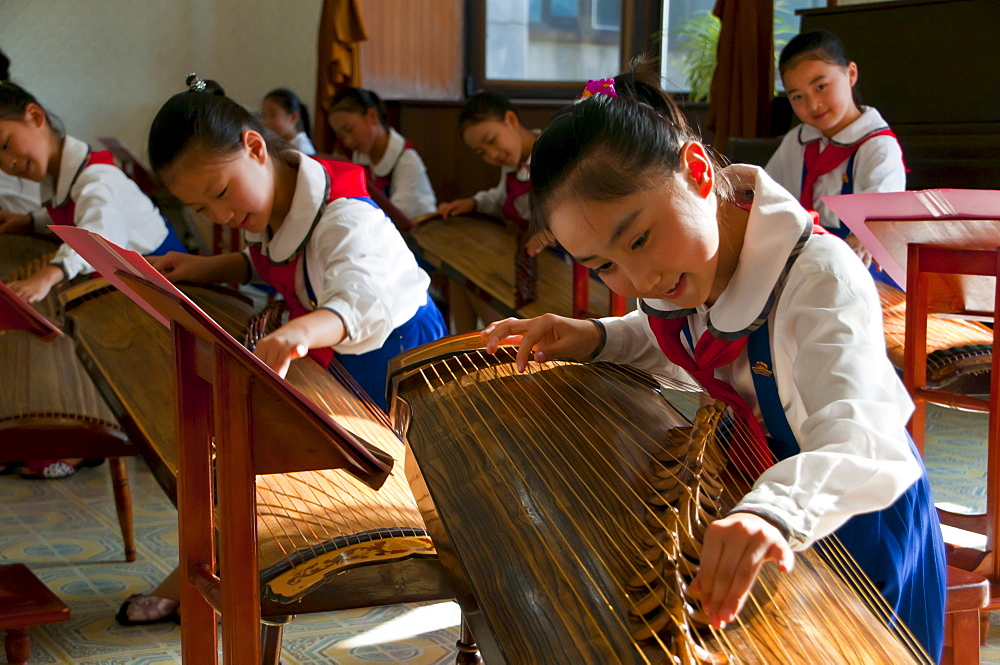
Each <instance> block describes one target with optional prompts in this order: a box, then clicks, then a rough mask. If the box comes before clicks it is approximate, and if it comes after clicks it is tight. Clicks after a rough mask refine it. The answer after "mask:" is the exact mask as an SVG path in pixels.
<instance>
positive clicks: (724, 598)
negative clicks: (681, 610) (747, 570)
mask: <svg viewBox="0 0 1000 665" xmlns="http://www.w3.org/2000/svg"><path fill="white" fill-rule="evenodd" d="M746 556H747V552H746V549H745V548H744V547H739V546H736V547H735V548H734V546H733V544H732V543H730V544H727V546H726V548H725V551H724V553H723V556H721V557H720V558H719V561H718V565H717V566H716V569H715V574H714V576H713V578H712V586H711V588H710V590H709V597H708V607H707V608H706V609H705V613H706V614H707V615H708V617H709V619H710V622H711V625H712V626H714V627H716V628H722V627H723V625H725V624H726V623H728V622H730V621H732V620H733V618H734V617H735V613H734V612H732V610H733V607H732V603H731V602H730V601H731V599H732V598H733V596H734V590H735V589H736V588H738V587H737V585H739V584H740V580H739V573H740V571H741V569H742V568H743V567H744V562H745V561H746ZM754 573H755V574H756V571H754ZM702 588H705V586H704V585H703V586H702ZM704 603H705V601H704V600H702V605H703V606H704Z"/></svg>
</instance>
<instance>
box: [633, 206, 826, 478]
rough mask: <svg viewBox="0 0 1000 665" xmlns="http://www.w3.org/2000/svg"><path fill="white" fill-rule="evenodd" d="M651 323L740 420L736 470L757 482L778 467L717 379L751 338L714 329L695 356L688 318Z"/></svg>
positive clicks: (756, 428)
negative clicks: (686, 338) (687, 339)
mask: <svg viewBox="0 0 1000 665" xmlns="http://www.w3.org/2000/svg"><path fill="white" fill-rule="evenodd" d="M741 207H744V206H741ZM812 233H813V234H814V235H816V234H824V233H827V231H826V229H824V228H823V227H822V226H819V225H818V224H813V227H812ZM648 320H649V327H650V329H651V330H652V331H653V336H654V337H656V341H657V343H658V344H659V346H660V350H662V351H663V353H664V355H666V356H667V359H668V360H670V362H672V363H674V364H675V365H677V366H678V367H681V368H682V369H684V370H686V371H687V373H688V374H690V375H691V376H692V377H693V378H694V379H695V380H696V381H697V382H698V383H699V384H700V385H701V387H702V388H704V389H705V392H707V393H708V394H709V395H711V396H712V397H713V398H715V399H718V400H722V401H723V402H725V403H726V404H727V405H729V407H730V408H731V409H732V410H733V414H734V415H735V416H736V418H735V423H734V432H733V435H732V438H731V443H730V446H729V456H730V458H731V459H732V460H733V464H735V465H736V468H737V469H739V470H740V471H741V472H742V473H744V474H745V475H746V477H747V478H751V479H753V480H756V479H757V478H758V477H759V476H760V474H762V473H763V472H764V471H765V470H766V469H767V468H768V467H770V466H771V465H772V464H774V456H773V454H772V453H771V449H770V447H769V446H768V444H767V437H766V436H765V434H764V430H763V428H762V427H761V426H760V423H759V422H758V421H757V416H756V415H754V412H753V409H752V408H750V405H749V404H747V402H746V400H744V399H743V397H742V396H741V395H740V394H739V393H738V392H737V391H736V389H735V388H733V387H732V386H731V385H729V384H728V383H726V382H725V381H723V380H722V379H717V378H715V370H716V368H718V367H722V366H724V365H728V364H729V363H731V362H733V361H734V360H736V359H737V358H738V357H739V355H740V353H741V352H742V351H743V348H744V347H745V346H746V345H747V340H748V339H749V335H744V336H743V337H740V338H739V339H734V340H724V339H719V338H718V337H716V336H715V335H713V334H712V331H711V330H706V331H705V332H704V333H702V335H701V337H699V338H698V341H697V343H695V345H694V355H693V356H692V355H691V354H690V353H688V351H687V349H686V348H684V344H683V342H682V341H681V338H682V335H683V334H684V333H683V331H684V327H685V326H686V325H687V317H685V316H678V317H676V318H672V319H661V318H657V317H655V316H650V317H648ZM744 442H745V443H744Z"/></svg>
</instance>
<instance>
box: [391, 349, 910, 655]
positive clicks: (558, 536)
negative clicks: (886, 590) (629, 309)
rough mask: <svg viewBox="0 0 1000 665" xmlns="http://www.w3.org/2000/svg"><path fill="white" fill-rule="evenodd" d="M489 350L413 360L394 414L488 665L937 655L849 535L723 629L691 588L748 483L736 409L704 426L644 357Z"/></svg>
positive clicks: (406, 364)
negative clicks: (704, 551)
mask: <svg viewBox="0 0 1000 665" xmlns="http://www.w3.org/2000/svg"><path fill="white" fill-rule="evenodd" d="M478 344H479V339H478V336H476V337H474V338H470V337H465V338H455V339H453V340H445V341H442V342H439V343H436V344H431V345H427V346H425V347H421V348H420V349H416V350H413V351H411V352H408V353H407V354H404V355H403V356H400V357H399V358H397V359H396V360H395V361H394V365H393V368H392V370H391V371H392V374H393V378H392V386H393V388H392V394H393V400H392V405H391V413H392V416H393V422H394V424H395V426H396V427H397V429H398V430H399V431H400V432H402V433H405V438H406V441H407V445H408V446H409V448H410V450H411V451H412V456H413V460H414V461H415V464H413V465H410V466H409V467H408V469H407V473H408V477H409V478H410V482H411V485H412V486H413V489H414V494H415V495H416V496H418V497H421V498H420V509H421V512H422V513H423V515H424V520H425V522H426V524H427V525H428V528H429V530H430V532H431V537H432V538H433V539H434V542H435V545H436V546H437V548H438V551H439V553H440V556H441V559H442V561H444V562H446V563H448V564H449V565H450V566H452V567H451V568H450V571H451V573H452V574H453V575H454V576H455V578H456V580H458V581H457V582H456V584H457V585H458V590H459V594H458V598H459V602H460V604H461V605H462V609H463V612H464V613H465V615H466V618H467V619H468V620H469V621H470V624H471V628H472V632H473V634H474V635H475V636H476V641H477V643H478V644H479V646H480V649H481V651H482V654H483V659H484V661H485V662H487V663H489V664H490V665H502V664H504V663H507V664H511V665H514V664H517V665H529V664H539V665H540V664H542V663H546V664H551V663H567V664H570V663H572V664H573V665H582V664H590V663H592V664H594V665H597V664H601V665H607V664H610V663H630V664H631V663H645V664H650V665H660V664H668V663H669V664H670V665H700V664H707V663H759V664H761V665H765V664H766V665H775V664H779V663H786V664H791V663H801V664H803V665H805V664H807V663H808V664H810V665H815V664H817V663H855V664H861V663H866V664H871V665H876V664H880V665H881V664H884V663H927V662H929V661H928V659H927V656H926V655H924V653H923V652H922V651H921V649H920V647H919V646H918V645H917V644H916V643H915V641H914V640H913V639H912V636H910V635H909V633H908V632H907V631H906V630H905V628H900V629H899V631H898V632H894V631H891V630H890V629H889V628H887V625H888V624H889V623H890V617H889V616H888V614H889V610H888V609H887V607H886V606H885V603H884V601H881V602H880V599H881V597H880V596H878V594H877V593H875V591H874V589H873V588H872V586H871V584H870V582H867V581H866V580H863V579H860V578H858V576H857V571H856V570H855V569H853V568H852V567H851V562H850V561H849V560H848V559H847V557H846V555H845V553H844V551H843V550H842V548H838V547H837V546H836V544H833V545H831V547H830V548H829V552H830V555H829V557H827V556H826V555H824V556H820V555H819V554H817V553H814V552H813V551H811V550H810V551H807V552H805V553H800V554H798V555H797V560H796V565H795V567H794V570H793V571H792V572H791V573H788V574H782V573H779V572H777V569H776V568H774V567H773V565H772V564H768V565H767V566H765V569H764V570H763V572H762V574H761V576H760V578H759V581H758V583H757V585H756V587H755V590H754V592H753V594H752V596H751V598H750V600H749V601H748V603H747V606H746V607H745V608H744V610H743V612H742V613H741V615H740V616H739V617H738V618H737V620H736V621H734V622H733V623H731V624H730V625H729V626H728V627H726V628H725V629H724V630H713V629H710V628H709V627H708V626H707V625H706V624H705V622H704V619H705V617H704V615H703V614H702V613H701V611H700V609H699V605H698V602H697V600H696V599H695V598H693V597H692V595H691V593H690V591H689V589H688V585H689V584H690V582H691V580H692V579H693V575H694V573H695V568H696V567H697V564H698V559H699V551H700V542H701V539H702V535H703V533H704V530H705V528H706V526H707V525H708V524H709V523H711V521H712V520H714V519H716V518H717V517H719V516H721V515H724V514H725V513H726V511H727V509H728V507H730V506H732V505H733V503H734V501H735V498H736V495H741V494H742V491H741V490H740V489H739V487H740V485H741V481H740V479H739V478H738V477H737V476H736V475H734V472H733V471H732V470H731V468H732V465H730V464H729V463H728V460H727V458H726V455H725V453H724V452H723V448H722V447H721V445H720V443H719V442H718V439H717V436H716V432H717V425H718V423H719V420H720V418H722V416H723V409H722V408H721V407H720V406H719V405H718V404H706V405H705V406H703V407H702V408H701V409H699V410H698V412H697V416H696V418H695V420H694V422H693V424H691V425H689V424H688V422H687V421H686V420H685V418H683V417H682V416H681V415H680V413H679V412H678V411H677V410H676V409H675V408H674V407H673V406H671V404H670V403H669V402H668V401H667V400H666V398H665V397H664V394H665V393H664V392H663V391H662V388H661V386H660V384H658V383H657V382H656V381H654V380H652V379H651V378H650V377H649V376H648V375H645V374H644V373H641V372H638V371H636V370H634V369H630V368H627V367H624V366H617V365H610V364H606V363H595V364H591V365H581V364H576V363H565V362H548V363H543V364H538V363H531V364H530V365H529V371H528V372H527V373H525V374H519V373H518V372H517V371H516V367H515V364H514V350H513V347H501V349H500V350H499V351H498V352H497V353H496V355H490V354H486V353H484V352H483V351H482V350H481V349H480V348H477V347H478ZM744 487H745V485H744ZM734 488H735V489H734ZM834 566H836V567H837V568H838V569H840V570H841V571H842V572H841V574H838V573H836V572H834V570H833V567H834Z"/></svg>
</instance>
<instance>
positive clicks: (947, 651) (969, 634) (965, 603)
mask: <svg viewBox="0 0 1000 665" xmlns="http://www.w3.org/2000/svg"><path fill="white" fill-rule="evenodd" d="M989 601H990V584H989V580H987V579H986V578H985V577H983V576H982V575H977V574H976V573H970V572H969V571H967V570H962V569H961V568H956V567H954V566H948V597H947V600H946V602H945V617H944V652H943V654H942V655H941V665H979V645H980V643H981V642H982V641H983V639H984V638H985V637H986V634H985V633H981V632H980V625H979V624H980V621H979V617H980V612H981V611H982V610H983V608H985V607H986V606H987V605H988V604H989Z"/></svg>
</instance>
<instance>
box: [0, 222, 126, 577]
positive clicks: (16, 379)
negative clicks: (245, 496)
mask: <svg viewBox="0 0 1000 665" xmlns="http://www.w3.org/2000/svg"><path fill="white" fill-rule="evenodd" d="M55 249H56V245H54V244H53V243H51V242H48V241H47V240H44V239H41V238H37V237H33V236H14V235H0V280H2V281H3V282H5V283H9V282H12V281H15V280H20V279H25V278H27V277H29V276H30V275H32V274H33V273H34V272H36V271H37V270H39V269H40V268H42V267H43V266H45V265H46V264H47V262H48V260H49V258H50V257H51V256H52V254H53V252H54V251H55ZM34 307H35V309H36V310H37V311H38V312H40V313H41V314H42V315H43V316H45V317H46V318H48V319H50V320H51V321H53V322H55V323H56V324H57V325H60V324H61V312H60V310H59V306H58V299H57V296H56V294H55V293H54V292H51V293H50V294H49V295H48V296H47V297H46V298H45V299H43V300H42V301H40V302H38V303H35V304H34ZM0 364H2V366H3V368H4V369H3V372H4V376H3V381H2V382H0V442H2V446H0V457H2V458H3V459H2V460H0V461H7V462H10V461H15V460H24V459H26V458H31V459H39V458H51V459H58V458H63V457H111V472H112V484H113V487H114V492H115V503H116V507H117V509H118V518H119V522H120V524H121V529H122V537H123V540H124V541H125V556H126V559H127V560H129V561H134V560H135V543H134V540H133V536H132V506H131V498H130V495H129V491H128V476H127V474H126V471H125V466H124V461H123V460H122V459H121V457H122V456H129V455H134V454H135V448H134V446H132V445H131V444H130V443H129V441H128V438H127V437H126V436H125V433H124V432H123V431H122V428H121V427H119V425H118V422H117V421H116V420H115V417H114V415H113V414H112V413H111V411H110V410H109V409H108V407H107V405H106V404H105V402H104V400H103V399H102V398H101V396H100V394H99V393H98V391H97V389H96V388H95V387H94V384H93V382H92V381H91V380H90V377H88V376H87V373H86V371H84V369H83V367H82V366H81V364H80V361H79V360H78V359H77V357H76V354H75V353H74V351H73V342H72V340H71V339H69V338H66V337H63V338H56V339H54V340H52V341H50V342H46V341H43V340H41V339H39V338H38V337H36V336H34V335H32V334H30V333H27V332H24V331H19V330H10V331H3V332H0Z"/></svg>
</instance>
